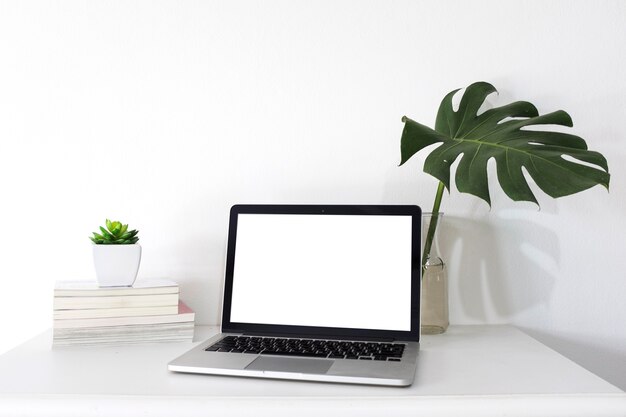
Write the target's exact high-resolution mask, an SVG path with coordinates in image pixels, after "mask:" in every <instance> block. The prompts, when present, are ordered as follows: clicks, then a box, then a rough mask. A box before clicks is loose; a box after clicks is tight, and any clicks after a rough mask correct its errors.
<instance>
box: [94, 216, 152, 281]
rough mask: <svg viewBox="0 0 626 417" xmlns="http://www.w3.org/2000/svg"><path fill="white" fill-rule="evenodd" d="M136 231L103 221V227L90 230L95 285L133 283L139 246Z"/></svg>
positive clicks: (139, 253)
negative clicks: (96, 281) (91, 233)
mask: <svg viewBox="0 0 626 417" xmlns="http://www.w3.org/2000/svg"><path fill="white" fill-rule="evenodd" d="M137 233H138V231H137V230H128V225H127V224H122V223H121V222H119V221H111V220H109V219H107V220H106V228H105V227H102V226H100V233H97V232H93V236H90V237H89V239H91V241H92V242H93V243H94V245H93V261H94V265H95V267H96V276H97V278H98V284H99V285H100V286H101V287H129V286H131V285H133V283H134V282H135V278H137V272H138V271H139V263H140V262H141V246H140V245H139V244H138V243H137V241H138V240H139V237H138V236H137Z"/></svg>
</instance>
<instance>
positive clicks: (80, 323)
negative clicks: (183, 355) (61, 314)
mask: <svg viewBox="0 0 626 417" xmlns="http://www.w3.org/2000/svg"><path fill="white" fill-rule="evenodd" d="M195 314H196V313H194V312H193V310H192V309H191V308H189V307H188V306H187V304H185V303H184V302H182V301H179V303H178V313H177V314H164V315H158V316H134V317H132V316H131V317H104V318H88V319H65V320H54V322H53V327H54V329H73V328H85V327H91V328H96V327H111V326H129V325H145V324H162V323H182V322H193V321H194V320H195Z"/></svg>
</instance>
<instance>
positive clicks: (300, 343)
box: [205, 336, 405, 362]
mask: <svg viewBox="0 0 626 417" xmlns="http://www.w3.org/2000/svg"><path fill="white" fill-rule="evenodd" d="M404 348H405V345H404V344H402V343H378V342H347V341H342V340H315V339H286V338H275V337H254V336H226V337H225V338H223V339H221V340H220V341H218V342H217V343H214V344H212V345H211V346H209V347H208V348H206V349H205V350H206V351H209V352H231V353H250V354H261V355H281V356H301V357H311V358H332V359H357V360H374V361H390V362H399V361H400V360H401V358H402V353H403V352H404Z"/></svg>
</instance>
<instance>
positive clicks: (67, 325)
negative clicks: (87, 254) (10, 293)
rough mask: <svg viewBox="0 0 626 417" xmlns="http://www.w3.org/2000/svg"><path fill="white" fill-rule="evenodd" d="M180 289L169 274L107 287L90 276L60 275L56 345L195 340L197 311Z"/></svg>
mask: <svg viewBox="0 0 626 417" xmlns="http://www.w3.org/2000/svg"><path fill="white" fill-rule="evenodd" d="M178 294H179V291H178V284H177V283H175V282H173V281H170V280H165V279H159V280H155V279H152V280H143V281H137V282H136V283H135V285H133V286H132V287H103V288H101V287H98V284H97V283H95V282H89V281H59V282H57V283H56V287H55V289H54V325H53V345H54V346H67V345H95V344H98V345H101V344H132V343H147V342H184V341H191V340H192V339H193V326H194V318H195V313H194V312H193V311H192V310H191V309H190V308H189V307H187V305H185V303H183V302H182V301H181V300H179V296H178Z"/></svg>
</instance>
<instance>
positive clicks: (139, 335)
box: [53, 322, 194, 346]
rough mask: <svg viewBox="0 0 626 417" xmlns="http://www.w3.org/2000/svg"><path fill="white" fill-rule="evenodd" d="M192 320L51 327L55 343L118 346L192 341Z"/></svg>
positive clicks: (56, 344) (61, 344) (58, 344)
mask: <svg viewBox="0 0 626 417" xmlns="http://www.w3.org/2000/svg"><path fill="white" fill-rule="evenodd" d="M193 332H194V323H193V322H183V323H165V324H143V325H142V324H137V325H129V326H111V327H86V328H75V329H54V338H53V345H54V346H75V345H120V344H136V343H152V342H191V341H192V340H193Z"/></svg>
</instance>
